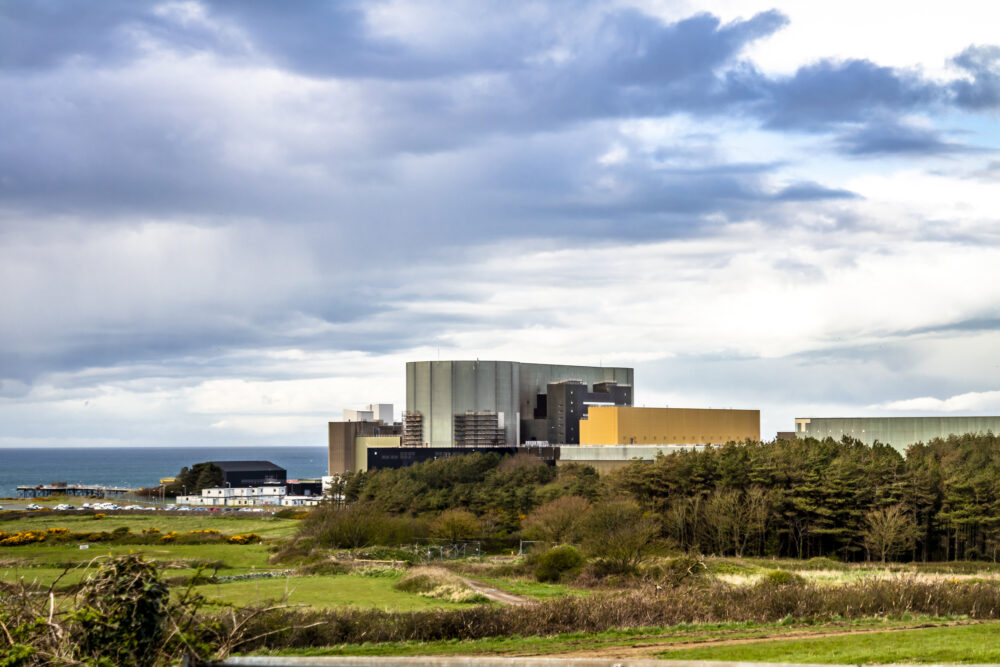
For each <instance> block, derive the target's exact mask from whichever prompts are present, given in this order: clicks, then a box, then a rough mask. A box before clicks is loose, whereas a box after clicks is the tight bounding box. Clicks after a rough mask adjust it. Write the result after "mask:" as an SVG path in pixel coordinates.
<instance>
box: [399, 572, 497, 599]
mask: <svg viewBox="0 0 1000 667" xmlns="http://www.w3.org/2000/svg"><path fill="white" fill-rule="evenodd" d="M395 588H396V589H397V590H400V591H406V592H407V593H416V594H417V595H421V596H423V597H431V598H436V599H438V600H449V601H451V602H485V601H487V598H486V597H485V596H483V595H482V594H480V593H477V592H476V591H474V590H472V589H471V588H469V587H468V585H466V584H465V582H463V581H462V579H461V578H459V577H457V576H456V575H455V574H453V573H451V572H449V571H448V570H445V569H444V568H440V567H418V568H415V569H413V570H411V571H410V572H409V573H408V574H406V575H405V576H404V577H403V578H402V579H400V580H399V581H398V582H396V586H395Z"/></svg>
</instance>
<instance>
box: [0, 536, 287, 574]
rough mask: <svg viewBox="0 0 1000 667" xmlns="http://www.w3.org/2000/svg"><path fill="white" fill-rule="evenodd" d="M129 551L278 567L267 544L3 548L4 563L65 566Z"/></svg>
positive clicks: (181, 560) (182, 561) (172, 560)
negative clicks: (271, 563)
mask: <svg viewBox="0 0 1000 667" xmlns="http://www.w3.org/2000/svg"><path fill="white" fill-rule="evenodd" d="M128 553H137V554H142V556H143V558H145V559H146V560H151V561H155V562H157V563H160V564H176V565H179V566H187V567H194V566H196V564H199V563H204V564H218V565H219V566H220V567H221V568H257V569H265V570H270V569H275V568H274V567H273V566H271V565H269V564H268V562H267V559H268V557H269V556H270V555H271V553H270V552H269V551H268V548H267V546H266V545H265V544H245V545H238V544H224V543H212V544H162V545H161V544H93V545H91V546H90V548H89V549H80V548H79V547H78V546H77V545H75V544H45V543H44V542H43V543H40V544H29V545H26V546H23V547H8V548H0V565H3V566H5V567H12V566H15V565H17V566H21V567H24V566H41V567H46V566H47V567H63V566H72V565H76V564H79V563H88V562H90V561H91V560H93V559H94V558H98V557H100V556H107V555H115V556H118V555H122V554H128Z"/></svg>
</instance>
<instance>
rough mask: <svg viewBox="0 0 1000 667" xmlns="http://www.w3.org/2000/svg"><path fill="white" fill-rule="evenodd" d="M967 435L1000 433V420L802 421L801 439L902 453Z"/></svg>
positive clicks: (797, 429)
mask: <svg viewBox="0 0 1000 667" xmlns="http://www.w3.org/2000/svg"><path fill="white" fill-rule="evenodd" d="M965 433H1000V417H799V418H796V419H795V437H797V438H816V439H818V440H822V439H824V438H833V439H834V440H840V439H842V438H843V437H844V436H849V437H851V438H854V439H856V440H860V441H861V442H863V443H865V444H866V445H871V444H873V443H874V442H875V441H876V440H877V441H878V442H881V443H882V444H885V445H892V446H893V447H895V448H896V449H898V450H900V451H904V450H905V449H906V448H907V447H909V446H910V445H912V444H915V443H918V442H928V441H930V440H933V439H934V438H947V437H948V436H950V435H962V434H965Z"/></svg>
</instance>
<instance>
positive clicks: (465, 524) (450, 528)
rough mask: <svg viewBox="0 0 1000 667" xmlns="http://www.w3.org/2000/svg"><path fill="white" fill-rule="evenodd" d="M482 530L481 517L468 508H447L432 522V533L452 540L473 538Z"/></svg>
mask: <svg viewBox="0 0 1000 667" xmlns="http://www.w3.org/2000/svg"><path fill="white" fill-rule="evenodd" d="M480 532H481V529H480V525H479V519H477V518H476V515H475V514H473V513H472V512H468V511H466V510H459V509H453V510H446V511H444V512H441V514H440V515H439V516H438V518H436V519H434V521H432V522H431V533H433V534H434V536H435V537H442V538H444V539H446V540H450V541H452V542H458V541H460V540H471V539H474V538H476V537H478V536H479V534H480Z"/></svg>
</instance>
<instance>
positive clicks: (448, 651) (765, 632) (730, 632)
mask: <svg viewBox="0 0 1000 667" xmlns="http://www.w3.org/2000/svg"><path fill="white" fill-rule="evenodd" d="M951 620H954V619H951V618H927V617H924V618H918V619H910V620H906V621H903V620H886V619H859V620H854V621H844V622H839V623H831V624H808V623H795V624H785V623H753V622H748V623H706V624H687V623H685V624H681V625H677V626H673V627H668V628H629V629H624V630H609V631H605V632H593V633H583V632H574V633H566V634H560V635H555V636H552V637H518V636H514V637H490V638H486V639H475V640H468V639H465V640H459V639H451V640H442V641H432V642H419V641H409V642H385V643H365V644H343V645H340V646H328V647H310V648H299V649H284V650H280V651H273V652H270V653H266V654H268V655H284V656H324V655H330V656H415V655H546V654H549V655H551V654H558V653H567V652H570V651H572V652H579V651H588V650H600V649H608V648H614V647H619V646H621V647H642V646H646V645H648V646H650V647H651V648H650V650H651V651H653V650H655V648H654V647H657V646H659V645H662V644H672V643H676V644H679V645H683V644H692V643H697V642H704V641H711V640H718V639H728V640H740V639H764V638H767V637H772V636H775V635H778V636H780V635H782V634H787V633H790V632H795V633H802V632H811V633H817V634H820V633H825V632H830V631H836V632H849V631H852V630H855V631H856V630H866V629H873V628H874V629H882V628H893V627H909V626H913V625H917V624H924V623H932V622H937V623H940V622H946V621H951ZM996 625H998V624H994V627H996ZM945 629H947V628H945ZM884 634H885V633H879V635H884ZM740 646H746V644H740ZM676 653H678V652H676V651H669V652H663V653H660V654H658V655H659V656H660V657H666V658H671V659H672V658H673V656H674V655H675V654H676Z"/></svg>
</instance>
